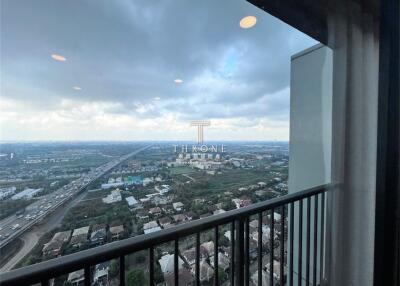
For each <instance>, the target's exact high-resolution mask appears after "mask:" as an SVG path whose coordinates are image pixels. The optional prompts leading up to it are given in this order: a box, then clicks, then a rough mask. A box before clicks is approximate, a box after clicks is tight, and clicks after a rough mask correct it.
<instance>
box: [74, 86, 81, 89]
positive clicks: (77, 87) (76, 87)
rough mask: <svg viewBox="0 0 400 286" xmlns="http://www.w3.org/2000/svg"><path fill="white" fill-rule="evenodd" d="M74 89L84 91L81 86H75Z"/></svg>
mask: <svg viewBox="0 0 400 286" xmlns="http://www.w3.org/2000/svg"><path fill="white" fill-rule="evenodd" d="M73 89H75V90H82V88H81V87H79V86H74V87H73Z"/></svg>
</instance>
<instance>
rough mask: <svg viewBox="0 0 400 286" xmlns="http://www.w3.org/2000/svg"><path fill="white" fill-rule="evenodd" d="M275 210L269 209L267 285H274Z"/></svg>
mask: <svg viewBox="0 0 400 286" xmlns="http://www.w3.org/2000/svg"><path fill="white" fill-rule="evenodd" d="M274 213H275V210H274V209H271V221H270V232H269V242H270V245H269V248H270V249H269V251H270V252H269V285H274V233H275V230H274V223H275V217H274Z"/></svg>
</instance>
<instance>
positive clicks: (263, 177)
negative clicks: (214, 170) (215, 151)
mask: <svg viewBox="0 0 400 286" xmlns="http://www.w3.org/2000/svg"><path fill="white" fill-rule="evenodd" d="M207 177H208V187H209V189H210V190H212V191H215V192H222V191H228V190H236V189H237V188H240V187H245V186H248V185H251V184H256V183H258V182H261V181H262V182H266V183H267V182H268V181H269V180H270V179H271V175H270V174H269V173H268V172H265V171H257V170H244V169H232V170H226V171H224V172H222V174H219V175H214V176H207Z"/></svg>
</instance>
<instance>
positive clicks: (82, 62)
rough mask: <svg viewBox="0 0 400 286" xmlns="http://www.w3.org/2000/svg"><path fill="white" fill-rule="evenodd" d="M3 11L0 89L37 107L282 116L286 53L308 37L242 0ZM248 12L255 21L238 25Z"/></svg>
mask: <svg viewBox="0 0 400 286" xmlns="http://www.w3.org/2000/svg"><path fill="white" fill-rule="evenodd" d="M1 13H2V15H1V60H2V65H1V77H2V85H1V96H3V97H5V98H12V99H13V100H21V101H24V102H29V104H30V105H31V106H32V108H36V109H41V110H51V109H53V108H57V106H59V105H60V102H61V100H62V99H72V100H77V101H82V102H86V101H102V102H110V103H115V105H113V107H110V108H109V109H108V110H107V112H109V113H122V114H128V115H135V116H138V117H143V118H151V117H158V116H161V115H162V114H165V113H168V112H175V113H177V114H179V116H180V117H181V118H182V119H183V120H186V119H187V120H189V119H192V118H203V117H207V118H232V117H246V118H249V120H252V119H254V118H258V117H267V118H271V119H274V120H287V119H288V108H289V107H288V104H289V90H288V85H289V67H290V55H291V54H293V53H295V52H297V51H299V50H301V49H303V48H306V47H308V46H310V45H311V44H313V43H314V41H313V40H311V39H310V38H308V37H306V36H304V35H301V34H300V32H298V31H296V30H294V29H293V28H291V27H289V26H287V25H286V24H284V23H282V22H280V21H279V20H277V19H275V18H273V17H272V16H269V15H267V14H266V13H264V12H263V11H261V10H259V9H258V8H256V7H254V6H252V5H251V4H249V3H247V2H246V1H244V0H234V1H233V0H218V1H214V0H207V1H205V0H203V1H188V0H174V1H148V0H136V1H133V0H132V1H129V0H119V1H107V0H101V1H100V0H82V1H63V0H37V1H29V0H26V1H23V0H3V1H1ZM249 14H251V15H256V16H257V18H258V22H257V25H256V26H255V27H254V28H252V29H249V30H243V29H240V28H239V27H238V21H239V20H240V19H241V18H242V17H243V16H246V15H249ZM299 35H300V36H299ZM52 53H58V54H62V55H64V56H65V57H66V58H67V61H66V62H64V63H60V62H56V61H53V60H52V59H51V58H50V55H51V54H52ZM175 78H182V79H183V80H184V83H183V84H182V85H176V84H174V82H173V80H174V79H175ZM73 86H80V87H82V90H81V91H79V92H77V91H75V90H73V89H72V87H73ZM155 97H160V98H161V100H160V101H158V102H154V98H155ZM143 105H145V106H147V109H146V111H145V112H139V111H140V109H139V111H138V106H143ZM149 106H150V108H148V107H149Z"/></svg>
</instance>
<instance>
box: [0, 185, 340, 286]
mask: <svg viewBox="0 0 400 286" xmlns="http://www.w3.org/2000/svg"><path fill="white" fill-rule="evenodd" d="M330 190H333V186H332V185H323V186H319V187H315V188H312V189H308V190H304V191H301V192H297V193H294V194H290V195H286V196H283V197H279V198H276V199H272V200H269V201H264V202H260V203H256V204H253V205H251V206H248V207H243V208H240V209H236V210H232V211H228V212H226V213H222V214H218V215H214V216H211V217H207V218H204V219H200V220H195V221H191V222H188V223H185V224H182V225H179V226H176V227H174V228H169V229H164V230H160V231H158V232H154V233H150V234H146V235H140V236H136V237H132V238H129V239H125V240H122V241H117V242H113V243H109V244H106V245H103V246H99V247H96V248H92V249H88V250H85V251H81V252H79V253H75V254H70V255H66V256H63V257H58V258H56V259H53V260H48V261H45V262H42V263H39V264H35V265H32V266H28V267H25V268H21V269H17V270H13V271H10V272H7V273H4V274H2V275H1V278H0V284H1V285H3V286H8V285H32V284H36V283H41V285H43V286H45V285H51V280H52V279H53V278H55V277H58V276H61V275H66V274H69V273H71V272H74V271H81V272H82V274H84V275H83V276H82V277H81V279H79V281H78V282H76V284H75V285H95V284H94V282H93V280H94V279H93V269H94V267H95V265H97V264H99V263H102V262H105V261H108V260H111V259H118V260H119V279H118V280H119V285H126V277H125V276H126V269H125V268H126V267H125V259H126V257H127V256H128V255H129V254H132V253H135V252H138V251H143V250H145V251H148V255H149V260H148V261H149V265H148V270H149V271H148V281H149V285H156V284H155V277H154V273H155V261H156V260H158V258H159V257H157V255H156V251H155V248H156V247H157V246H158V245H161V244H164V243H173V248H174V253H173V262H174V263H173V271H172V272H171V278H173V279H171V281H172V282H171V281H169V283H168V282H167V285H170V284H171V283H172V284H171V285H193V284H195V285H200V284H201V282H202V281H203V280H205V279H204V277H202V275H201V270H200V265H201V262H202V256H201V255H200V235H201V234H202V233H204V232H205V231H209V230H212V231H213V233H214V237H213V248H214V249H213V253H214V254H215V255H213V256H212V257H211V261H210V262H211V263H210V264H211V265H218V266H220V263H221V261H220V260H219V255H221V254H220V252H221V247H220V243H219V242H220V240H219V237H220V231H221V229H222V228H225V229H226V228H228V229H229V230H230V232H229V235H230V237H229V240H230V247H229V252H230V253H228V254H227V257H228V258H229V271H227V272H228V276H229V278H228V280H227V281H226V282H224V284H225V285H227V284H228V283H229V285H251V284H250V283H252V284H253V285H321V284H322V282H323V280H324V267H323V264H324V254H325V252H324V251H320V250H324V245H326V244H325V230H326V227H325V194H326V192H327V191H330ZM295 216H296V217H297V218H298V220H297V222H298V223H296V220H295ZM252 218H256V219H254V220H253V221H252V222H256V225H255V224H254V223H252V224H251V223H250V221H251V219H252ZM266 226H268V229H269V233H271V234H275V233H276V235H270V236H269V238H268V240H267V241H265V243H257V247H256V248H255V249H250V239H251V234H252V233H253V239H254V238H255V240H256V241H261V242H263V234H265V232H266V228H265V227H266ZM254 233H256V237H254ZM192 235H193V236H195V260H194V262H193V266H192V267H190V266H189V263H188V261H187V258H186V257H184V256H183V255H182V249H180V248H179V247H180V242H179V241H180V239H183V238H185V237H188V236H192ZM181 261H183V264H184V267H185V268H186V269H189V271H190V272H191V273H192V275H193V278H194V279H193V281H190V282H187V281H186V282H184V281H181V280H180V279H182V277H181V275H180V262H181ZM265 261H267V263H265ZM271 261H273V263H270V262H271ZM251 265H253V266H254V265H255V266H256V267H253V271H250V266H251ZM213 268H214V269H216V268H215V267H213ZM213 273H217V275H215V274H213V275H210V277H211V276H212V277H211V279H210V280H209V281H207V282H208V284H210V285H211V284H213V285H219V284H221V281H220V277H219V275H218V273H219V271H213ZM269 273H273V275H269Z"/></svg>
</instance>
